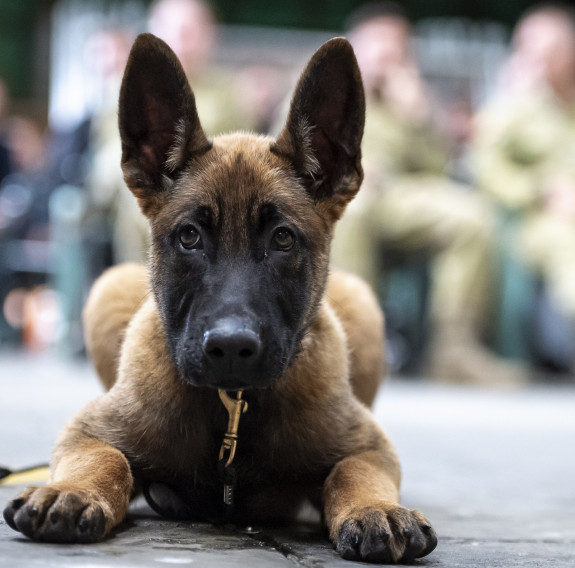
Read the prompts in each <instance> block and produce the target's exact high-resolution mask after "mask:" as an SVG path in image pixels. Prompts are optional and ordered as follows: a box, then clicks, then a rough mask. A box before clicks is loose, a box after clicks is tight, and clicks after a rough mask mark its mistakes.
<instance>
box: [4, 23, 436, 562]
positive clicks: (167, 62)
mask: <svg viewBox="0 0 575 568" xmlns="http://www.w3.org/2000/svg"><path fill="white" fill-rule="evenodd" d="M364 115H365V102H364V94H363V88H362V82H361V77H360V73H359V70H358V67H357V62H356V60H355V56H354V53H353V50H352V48H351V46H350V45H349V44H348V42H347V41H346V40H344V39H333V40H331V41H329V42H327V43H326V44H325V45H323V46H322V47H321V48H320V49H319V50H318V51H317V52H316V53H315V55H314V56H313V57H312V59H311V61H310V62H309V64H308V66H307V68H306V69H305V71H304V73H303V74H302V76H301V78H300V81H299V83H298V85H297V88H296V91H295V94H294V96H293V99H292V103H291V108H290V112H289V116H288V119H287V123H286V126H285V128H284V130H283V131H282V132H281V134H280V135H279V137H278V138H277V139H271V138H266V137H258V136H254V135H250V134H232V135H226V136H220V137H217V138H215V139H214V140H213V141H210V140H208V139H207V138H206V136H205V134H204V132H203V130H202V127H201V124H200V120H199V118H198V114H197V111H196V106H195V102H194V95H193V92H192V90H191V88H190V86H189V84H188V81H187V79H186V76H185V74H184V71H183V69H182V67H181V65H180V63H179V61H178V60H177V58H176V56H175V55H174V54H173V52H172V51H171V50H170V49H169V48H168V46H167V45H166V44H164V43H163V42H162V41H161V40H159V39H157V38H155V37H154V36H152V35H150V34H143V35H141V36H139V38H138V39H137V40H136V42H135V44H134V46H133V48H132V52H131V54H130V58H129V61H128V64H127V68H126V72H125V75H124V80H123V84H122V89H121V95H120V113H119V125H120V133H121V137H122V149H123V156H122V167H123V171H124V176H125V180H126V183H127V185H128V187H129V188H130V190H131V191H132V192H133V194H134V195H135V196H136V198H137V199H138V201H139V204H140V206H141V209H142V211H143V212H144V214H145V215H146V216H147V217H148V219H149V222H150V226H151V235H152V244H151V253H150V262H149V267H148V269H147V270H146V269H144V268H143V267H139V266H135V265H122V266H119V267H116V268H113V269H111V270H109V271H108V272H107V273H105V274H104V275H103V276H102V277H101V278H100V280H99V281H97V282H96V284H95V286H94V288H93V291H92V293H91V296H90V298H89V300H88V303H87V306H86V309H85V328H86V338H87V343H88V348H89V351H90V353H91V357H92V359H93V361H94V364H95V366H96V369H97V371H98V373H99V375H100V377H101V380H102V382H103V383H104V385H105V387H106V388H107V389H108V391H107V393H106V394H104V395H103V396H102V397H100V398H98V399H96V400H95V401H93V402H92V403H91V404H89V405H88V406H87V407H86V408H85V409H84V410H83V411H82V412H81V413H80V414H79V415H78V416H77V417H76V418H75V419H74V420H73V421H72V422H71V423H70V424H69V425H68V426H67V428H66V429H65V430H64V432H63V433H62V434H61V436H60V438H59V440H58V443H57V446H56V449H55V452H54V458H53V462H52V476H51V481H50V483H49V484H48V485H47V486H45V487H31V488H29V489H27V490H26V491H24V492H23V493H22V494H21V495H20V496H19V497H18V498H17V499H15V500H14V501H12V502H11V503H10V504H9V505H8V507H7V508H6V510H5V511H4V516H5V518H6V521H7V522H8V524H9V525H10V526H11V527H12V528H14V529H15V530H18V531H21V532H22V533H24V534H25V535H27V536H29V537H30V538H32V539H35V540H40V541H48V542H93V541H98V540H101V539H103V538H104V537H106V535H108V534H109V533H110V531H111V530H112V529H113V527H115V526H116V525H118V524H119V523H120V522H122V520H123V519H124V517H125V516H126V513H127V510H128V505H129V501H130V498H131V497H132V496H133V495H134V494H136V493H138V492H141V491H144V493H145V495H146V497H147V498H148V501H149V502H150V504H151V505H152V506H153V507H154V508H156V510H158V511H160V512H161V513H162V514H164V515H166V516H168V517H173V518H190V519H204V520H210V521H218V520H221V519H226V520H231V521H233V522H243V523H247V522H250V523H253V522H259V523H266V522H271V521H277V520H286V519H290V518H293V517H294V515H295V514H296V513H297V511H298V509H299V507H300V505H301V503H302V502H303V501H304V500H305V499H308V500H311V502H312V503H314V504H315V505H317V507H319V508H320V510H321V511H322V514H323V518H324V520H325V523H326V525H327V528H328V530H329V535H330V538H331V540H332V541H333V543H334V546H335V548H336V549H337V551H338V552H339V553H340V554H341V555H342V556H343V557H344V558H349V559H355V560H364V561H372V562H387V563H389V562H399V561H409V560H412V559H414V558H418V557H421V556H425V555H427V554H429V553H430V552H431V551H432V550H433V549H434V548H435V546H436V543H437V539H436V536H435V532H434V530H433V529H432V527H431V525H430V523H429V522H428V521H427V519H426V518H425V517H424V516H423V515H422V514H421V513H420V512H418V511H415V510H408V509H406V508H404V507H402V506H401V505H399V504H398V492H399V484H400V467H399V462H398V459H397V456H396V453H395V451H394V449H393V447H392V445H391V444H390V442H389V441H388V440H387V438H386V437H385V435H384V434H383V432H382V431H381V429H380V428H379V426H378V425H377V424H376V422H375V420H374V418H373V416H372V414H371V413H370V411H369V410H368V407H369V406H370V405H371V403H372V402H373V399H374V396H375V393H376V390H377V386H378V384H379V381H380V378H381V376H382V373H383V337H382V333H383V321H382V315H381V312H380V310H379V307H378V305H377V301H376V299H375V298H374V296H373V294H372V293H371V292H370V291H369V289H368V288H367V286H366V285H365V284H364V283H362V282H361V281H360V280H358V279H357V278H355V277H352V276H350V275H346V274H343V273H333V274H331V275H329V270H328V262H329V248H330V241H331V238H332V233H333V229H334V225H335V223H336V221H337V220H338V219H339V217H340V216H341V215H342V213H343V211H344V209H345V207H346V205H347V203H348V202H349V201H350V200H351V199H352V198H353V197H354V196H355V194H356V193H357V191H358V189H359V187H360V184H361V181H362V177H363V172H362V168H361V151H360V143H361V138H362V133H363V125H364Z"/></svg>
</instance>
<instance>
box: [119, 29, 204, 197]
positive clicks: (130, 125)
mask: <svg viewBox="0 0 575 568" xmlns="http://www.w3.org/2000/svg"><path fill="white" fill-rule="evenodd" d="M119 125H120V135H121V138H122V169H123V171H124V179H125V180H126V183H127V185H128V187H129V188H130V189H131V190H132V192H133V193H134V194H135V195H136V196H137V197H138V198H140V202H141V204H142V205H143V206H144V208H145V204H146V200H151V201H153V199H152V198H153V197H154V196H155V195H156V194H157V193H158V192H161V191H162V190H163V189H164V188H165V187H166V181H167V179H169V178H174V177H175V176H176V175H177V174H178V172H179V170H181V168H182V167H183V166H184V165H185V163H186V162H187V160H188V159H189V157H190V156H192V155H193V154H196V153H199V152H204V151H206V150H208V149H209V148H210V143H209V141H208V140H207V138H206V135H205V134H204V131H203V130H202V127H201V125H200V120H199V118H198V113H197V110H196V103H195V100H194V95H193V93H192V90H191V88H190V85H189V83H188V80H187V78H186V74H185V73H184V70H183V68H182V65H181V64H180V62H179V60H178V58H177V57H176V55H175V54H174V52H173V51H172V50H171V49H170V48H169V47H168V46H167V44H166V43H164V42H163V41H162V40H161V39H158V38H157V37H155V36H153V35H152V34H141V35H139V36H138V38H137V39H136V41H135V42H134V45H133V47H132V51H131V52H130V57H129V59H128V63H127V65H126V71H125V72H124V78H123V81H122V89H121V91H120V108H119Z"/></svg>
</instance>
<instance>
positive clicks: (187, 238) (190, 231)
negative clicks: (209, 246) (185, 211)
mask: <svg viewBox="0 0 575 568" xmlns="http://www.w3.org/2000/svg"><path fill="white" fill-rule="evenodd" d="M180 243H181V245H182V246H183V247H184V248H185V249H200V248H202V239H201V237H200V233H198V231H197V230H196V228H195V227H193V226H192V225H186V226H185V227H184V228H183V229H182V230H181V231H180Z"/></svg>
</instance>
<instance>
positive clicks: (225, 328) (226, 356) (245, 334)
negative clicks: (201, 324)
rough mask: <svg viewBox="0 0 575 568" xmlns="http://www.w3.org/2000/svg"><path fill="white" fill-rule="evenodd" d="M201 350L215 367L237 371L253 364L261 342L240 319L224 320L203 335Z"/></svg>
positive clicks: (258, 336)
mask: <svg viewBox="0 0 575 568" xmlns="http://www.w3.org/2000/svg"><path fill="white" fill-rule="evenodd" d="M202 349H203V351H204V354H205V355H206V357H207V358H208V360H209V361H210V362H211V363H212V364H214V365H217V366H221V367H222V368H226V369H230V370H231V367H239V369H238V370H241V369H242V368H245V367H246V366H249V365H250V364H253V363H255V361H256V360H257V359H258V358H259V355H260V353H261V351H262V341H261V338H260V335H259V333H258V332H257V331H256V330H254V328H253V326H252V325H250V324H249V322H246V321H245V320H243V319H240V318H224V319H221V320H219V321H217V322H216V324H215V325H214V327H212V329H210V330H208V331H206V332H205V334H204V342H203V344H202Z"/></svg>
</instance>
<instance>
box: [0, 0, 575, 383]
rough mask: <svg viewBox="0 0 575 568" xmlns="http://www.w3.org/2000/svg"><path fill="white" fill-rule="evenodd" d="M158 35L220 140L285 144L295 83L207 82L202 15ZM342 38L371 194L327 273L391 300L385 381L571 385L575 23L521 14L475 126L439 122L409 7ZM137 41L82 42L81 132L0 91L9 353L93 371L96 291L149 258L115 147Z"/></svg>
mask: <svg viewBox="0 0 575 568" xmlns="http://www.w3.org/2000/svg"><path fill="white" fill-rule="evenodd" d="M147 28H148V30H149V31H151V32H152V33H154V34H156V35H157V36H159V37H161V38H162V39H164V40H165V41H166V42H167V43H168V44H169V45H170V46H171V47H172V49H173V50H174V51H175V52H176V54H177V55H178V57H179V58H180V60H181V61H182V63H183V66H184V69H185V70H186V73H187V75H188V77H189V80H190V82H191V84H192V87H193V90H194V94H195V96H196V103H197V106H198V111H199V116H200V119H201V121H202V125H203V127H204V130H205V131H206V133H207V134H208V135H211V136H213V135H216V134H218V133H222V132H228V131H232V130H247V131H253V132H258V133H262V134H267V133H270V132H272V133H273V132H275V131H277V130H278V125H280V124H281V123H282V121H283V120H284V119H285V116H283V110H282V109H285V108H286V93H287V92H288V91H289V86H290V81H291V78H289V77H287V76H286V74H285V73H283V72H281V71H280V70H278V69H273V68H270V67H269V66H264V65H258V64H254V65H252V66H249V67H246V68H243V69H241V70H239V69H233V70H230V69H224V68H221V67H218V66H216V65H214V64H213V53H214V49H215V47H216V45H217V41H218V34H217V29H218V28H217V22H216V18H215V15H214V12H213V10H212V9H211V7H210V5H209V4H208V3H206V2H204V1H203V0H157V1H156V2H155V3H153V4H152V6H151V8H150V11H149V16H148V22H147ZM140 31H143V30H140ZM345 33H346V36H347V37H348V38H349V40H350V41H351V43H352V45H353V46H354V49H355V52H356V55H357V58H358V62H359V65H360V69H361V72H362V76H363V80H364V86H365V93H366V99H367V118H366V127H365V135H364V142H363V167H364V172H365V180H364V184H363V187H362V190H361V191H360V193H359V195H358V197H357V198H356V199H355V200H354V201H353V202H352V204H351V205H350V207H349V208H348V211H347V213H346V215H345V216H344V218H343V219H342V221H341V222H340V224H339V226H338V228H337V231H336V235H335V239H334V244H333V251H332V257H333V264H334V265H335V266H337V267H341V268H344V269H347V270H351V271H353V272H356V273H357V274H360V275H361V276H363V277H364V278H366V279H367V280H368V281H369V282H370V283H371V284H372V286H373V287H374V288H375V290H376V291H377V293H378V294H379V297H380V298H381V302H382V304H383V305H384V308H385V309H386V313H387V324H386V325H387V335H388V351H389V360H390V365H391V368H392V371H394V372H400V371H410V372H417V373H422V374H425V375H426V376H430V377H433V378H437V379H438V380H443V381H451V382H459V383H468V384H475V385H486V386H494V387H497V386H499V387H509V386H517V385H520V384H523V383H525V382H526V381H528V380H529V379H530V378H531V377H532V376H533V372H534V370H538V369H539V370H541V369H543V370H545V371H546V372H549V371H550V372H554V373H557V374H558V376H561V377H565V378H571V377H573V374H574V372H575V11H573V9H572V8H570V7H568V6H566V5H561V4H542V5H539V6H536V7H534V8H532V9H530V10H529V12H527V13H525V14H524V15H523V16H522V17H521V18H520V20H519V22H518V23H517V25H516V27H515V29H514V30H513V33H512V37H511V42H510V46H509V47H510V49H509V56H508V58H507V61H506V62H505V64H504V65H503V67H502V68H501V69H500V70H499V72H498V80H497V83H496V85H494V86H493V89H492V92H491V93H490V95H489V97H488V98H487V99H486V100H484V101H483V102H482V104H481V105H479V107H478V108H474V106H473V105H472V104H471V101H470V100H469V99H467V100H466V99H464V98H462V99H461V100H458V101H457V103H456V104H451V105H446V104H442V101H441V100H440V98H439V97H437V96H436V93H435V92H434V90H433V89H432V88H431V86H430V85H429V84H428V83H427V82H426V80H425V78H424V77H423V76H422V73H421V71H420V68H419V66H418V61H417V58H416V56H415V50H414V45H413V33H412V29H411V26H410V23H409V19H408V15H407V14H405V13H404V11H403V9H402V7H401V5H400V4H395V3H392V2H375V3H369V4H366V5H365V6H363V7H362V8H360V9H359V10H357V11H356V12H354V13H353V14H351V15H350V18H349V20H348V25H347V29H346V30H345ZM133 37H134V33H133V31H132V30H127V29H123V28H115V27H106V28H103V29H101V30H99V31H98V32H97V33H95V34H93V35H92V36H91V37H89V38H87V40H86V46H85V57H86V59H87V63H86V64H87V65H89V66H90V68H93V69H94V73H98V74H99V76H100V77H102V78H103V81H102V89H101V92H100V93H99V96H98V98H97V104H94V105H93V108H92V109H91V111H90V113H89V114H88V115H87V116H85V117H83V119H82V120H80V121H78V123H77V124H75V125H74V126H73V128H67V129H65V130H61V129H60V130H59V129H58V128H55V127H54V125H48V126H47V127H44V126H43V125H42V124H40V123H38V121H35V120H33V119H30V118H26V117H23V116H17V115H14V114H11V112H10V101H9V94H8V92H7V89H6V87H5V85H4V84H3V83H2V82H0V305H1V312H0V343H2V344H7V345H19V344H24V345H25V346H26V347H27V348H31V349H35V348H42V347H44V346H46V345H48V344H50V343H53V342H54V341H55V339H57V341H58V343H59V345H60V346H62V347H63V349H64V350H65V351H66V352H67V353H69V354H74V353H81V351H82V338H81V324H80V317H81V316H80V314H81V307H82V303H83V300H84V298H85V294H86V291H87V290H88V288H89V286H90V283H91V282H92V281H93V279H94V278H95V277H96V276H97V275H98V274H99V273H100V272H101V271H102V270H103V269H104V268H106V267H107V266H110V265H112V264H114V263H117V262H121V261H125V260H135V261H145V259H146V249H147V242H148V229H147V225H146V223H145V221H144V220H143V217H142V215H141V213H140V212H139V210H138V208H137V204H136V200H134V199H133V197H132V196H131V194H130V193H129V192H128V191H127V190H126V189H125V187H124V183H123V179H122V172H121V169H120V140H119V135H118V132H117V98H118V90H119V85H120V81H121V77H122V73H123V69H124V66H125V63H126V59H127V56H128V52H129V49H130V46H131V43H132V41H133ZM295 63H296V62H294V65H295ZM300 63H301V64H302V65H303V63H304V62H300Z"/></svg>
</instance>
